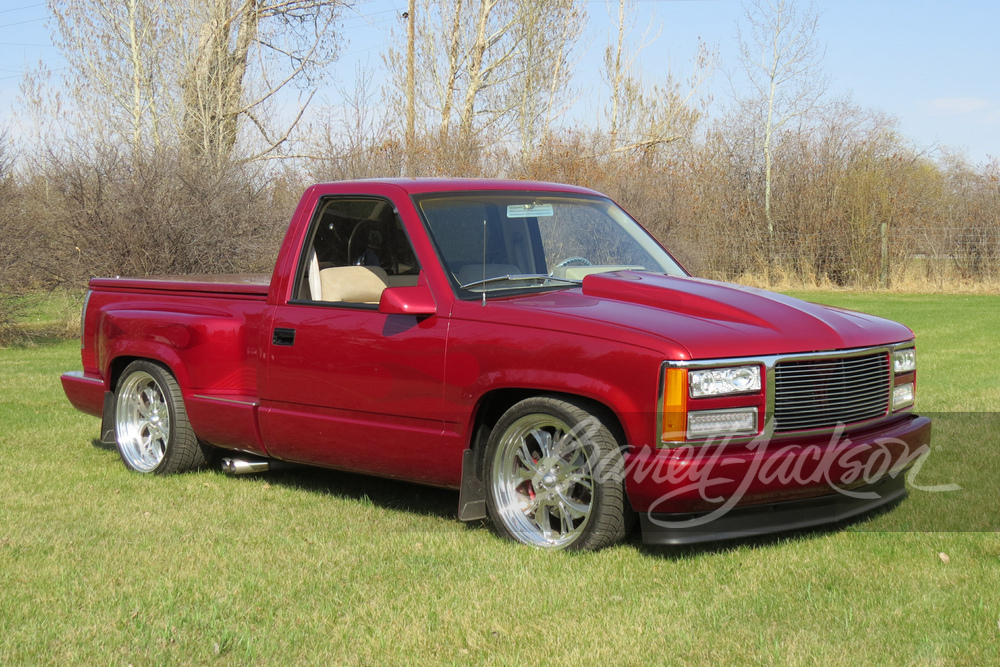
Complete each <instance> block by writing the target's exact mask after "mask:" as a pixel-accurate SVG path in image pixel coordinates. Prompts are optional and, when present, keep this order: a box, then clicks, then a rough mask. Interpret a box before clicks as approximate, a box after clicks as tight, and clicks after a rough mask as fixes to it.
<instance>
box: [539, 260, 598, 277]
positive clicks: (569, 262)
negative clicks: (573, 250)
mask: <svg viewBox="0 0 1000 667" xmlns="http://www.w3.org/2000/svg"><path fill="white" fill-rule="evenodd" d="M593 265H594V263H593V262H591V261H590V260H589V259H587V258H586V257H567V258H566V259H564V260H563V261H561V262H559V263H558V264H556V265H555V267H553V268H554V269H558V268H560V267H563V266H593ZM550 275H551V274H550Z"/></svg>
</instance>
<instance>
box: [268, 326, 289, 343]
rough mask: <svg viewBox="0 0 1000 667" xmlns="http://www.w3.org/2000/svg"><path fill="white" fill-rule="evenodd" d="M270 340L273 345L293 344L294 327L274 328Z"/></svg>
mask: <svg viewBox="0 0 1000 667" xmlns="http://www.w3.org/2000/svg"><path fill="white" fill-rule="evenodd" d="M271 342H273V343H274V344H275V345H294V344H295V329H275V330H274V338H272V339H271Z"/></svg>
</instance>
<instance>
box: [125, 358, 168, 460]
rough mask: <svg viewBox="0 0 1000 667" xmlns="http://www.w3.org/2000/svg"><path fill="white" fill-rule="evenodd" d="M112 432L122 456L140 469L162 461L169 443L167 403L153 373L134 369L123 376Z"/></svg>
mask: <svg viewBox="0 0 1000 667" xmlns="http://www.w3.org/2000/svg"><path fill="white" fill-rule="evenodd" d="M115 435H116V436H117V440H118V449H119V451H120V452H121V455H122V458H124V459H125V460H126V462H127V463H128V464H129V465H130V466H131V467H132V468H134V469H135V470H138V471H139V472H150V471H152V470H154V469H156V467H157V466H158V465H160V462H161V461H163V457H164V455H165V454H166V451H167V447H168V446H169V444H170V406H169V405H168V404H167V399H166V396H165V395H164V391H163V389H162V388H161V387H160V385H159V384H158V383H157V382H156V380H155V379H154V378H153V376H152V375H150V374H149V373H146V372H142V371H137V372H134V373H131V374H130V375H129V376H128V377H127V378H125V379H124V381H123V385H122V386H121V388H120V389H119V392H118V401H117V407H116V409H115Z"/></svg>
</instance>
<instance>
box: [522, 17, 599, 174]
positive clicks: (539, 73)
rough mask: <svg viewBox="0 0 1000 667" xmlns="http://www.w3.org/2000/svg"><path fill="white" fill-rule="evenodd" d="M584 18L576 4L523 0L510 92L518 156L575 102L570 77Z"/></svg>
mask: <svg viewBox="0 0 1000 667" xmlns="http://www.w3.org/2000/svg"><path fill="white" fill-rule="evenodd" d="M586 18H587V17H586V15H585V14H584V12H583V9H582V5H581V4H580V3H579V2H577V0H522V7H521V18H520V20H519V22H518V26H517V30H518V31H519V33H520V35H519V41H520V42H521V44H522V47H521V50H522V58H521V60H522V63H523V64H522V66H521V75H520V76H519V77H518V78H517V79H516V84H515V86H516V87H515V90H514V91H513V92H514V93H515V94H516V96H517V97H516V100H517V101H516V106H515V108H514V110H513V112H514V115H515V120H516V132H517V134H518V136H519V139H520V145H521V153H522V155H526V154H528V153H529V152H531V151H532V150H533V148H534V146H535V144H536V142H537V139H538V138H539V137H542V138H545V137H548V136H549V133H550V128H551V126H552V123H553V121H554V120H555V119H556V118H558V117H559V116H561V115H562V114H564V113H565V112H566V111H567V110H569V108H570V107H571V106H572V105H573V103H574V102H575V101H576V99H575V97H574V95H573V93H572V92H571V90H570V79H571V77H572V74H573V66H574V65H575V64H576V60H577V57H576V53H575V45H576V44H577V43H578V42H579V39H580V35H581V33H582V32H583V28H584V25H585V23H586Z"/></svg>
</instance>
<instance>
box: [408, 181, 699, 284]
mask: <svg viewBox="0 0 1000 667" xmlns="http://www.w3.org/2000/svg"><path fill="white" fill-rule="evenodd" d="M415 200H416V203H417V206H418V208H419V209H420V212H421V213H422V214H423V217H424V220H425V221H426V222H427V227H428V230H429V232H430V235H431V238H432V239H433V240H434V243H435V245H436V246H437V249H438V254H439V255H440V257H441V261H442V263H443V265H444V267H445V269H446V270H447V271H448V272H449V273H450V276H451V278H452V280H453V282H454V284H455V286H456V287H457V288H458V289H459V290H462V291H464V292H466V293H476V294H479V293H482V292H500V291H510V290H515V291H522V290H537V289H542V288H544V289H549V288H558V287H572V286H573V284H575V283H578V282H579V281H581V280H583V278H584V277H585V276H587V275H589V274H591V273H603V272H608V271H652V272H654V273H666V274H670V275H676V276H683V275H686V274H685V272H684V270H683V269H681V268H680V266H678V264H677V263H676V262H675V261H674V260H673V259H672V258H671V257H670V255H668V254H667V252H666V251H665V250H664V249H663V248H662V247H661V246H660V245H659V244H658V243H657V242H656V241H655V240H653V238H652V237H651V236H650V235H649V234H648V233H647V232H646V231H645V230H644V229H643V228H642V227H640V226H639V224H638V223H636V222H635V221H634V220H633V219H632V218H630V217H629V216H628V215H627V214H626V213H625V212H624V211H623V210H621V209H620V208H618V206H616V205H615V204H614V203H613V202H612V201H610V200H609V199H605V198H603V197H588V196H583V195H560V194H552V193H538V192H531V193H514V192H480V193H471V194H465V193H463V194H434V195H425V196H421V197H419V198H415Z"/></svg>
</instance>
